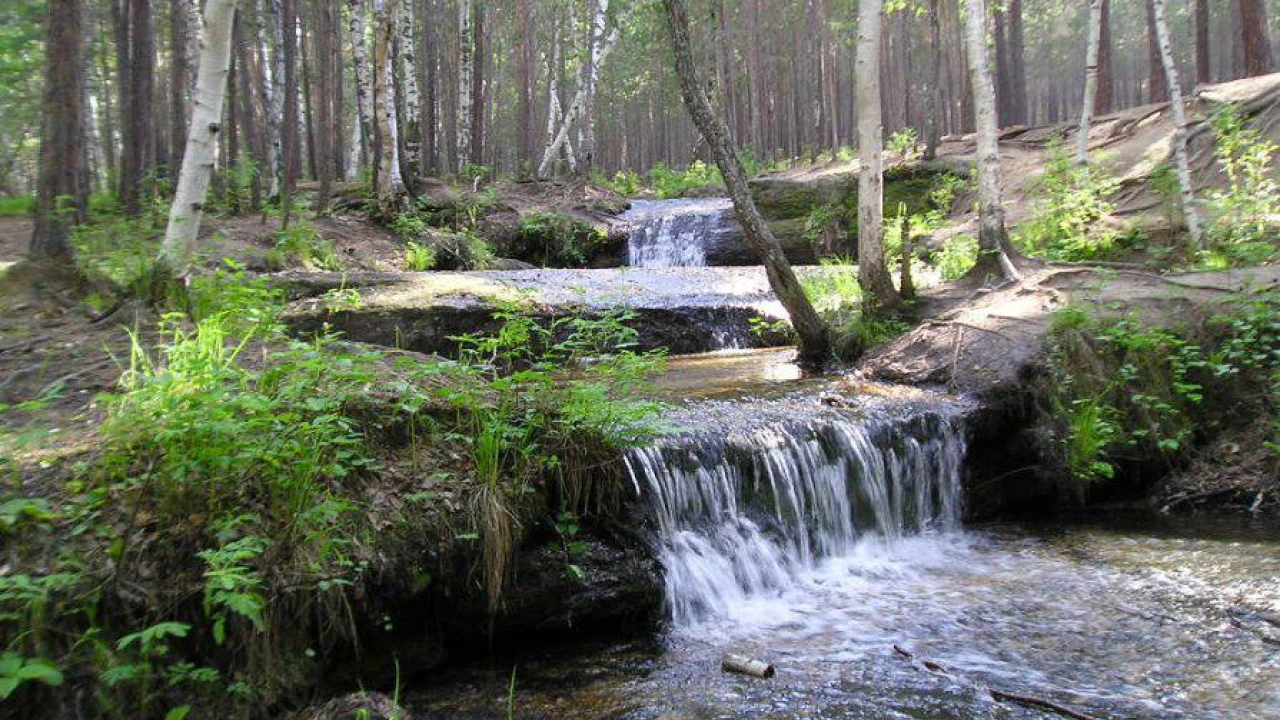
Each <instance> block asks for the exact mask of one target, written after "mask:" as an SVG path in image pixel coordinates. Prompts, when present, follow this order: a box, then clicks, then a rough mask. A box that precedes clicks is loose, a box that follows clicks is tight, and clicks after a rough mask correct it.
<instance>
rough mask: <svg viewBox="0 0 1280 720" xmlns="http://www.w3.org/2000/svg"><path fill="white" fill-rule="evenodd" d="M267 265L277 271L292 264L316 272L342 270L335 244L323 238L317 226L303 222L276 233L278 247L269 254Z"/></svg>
mask: <svg viewBox="0 0 1280 720" xmlns="http://www.w3.org/2000/svg"><path fill="white" fill-rule="evenodd" d="M267 263H268V264H269V265H271V266H272V267H273V268H275V269H277V270H283V269H284V268H285V267H287V266H288V265H289V264H290V263H297V264H300V265H303V266H306V267H311V268H315V269H316V270H332V271H336V270H341V269H342V262H341V261H340V260H338V252H337V250H336V249H335V248H334V246H333V242H332V241H330V240H326V239H325V238H322V237H321V236H320V232H319V231H318V230H316V228H315V226H313V225H311V224H310V223H306V222H303V221H301V220H299V221H297V222H295V223H293V224H292V225H290V226H289V229H288V230H282V231H280V232H278V233H276V245H275V247H274V248H272V249H271V252H269V253H268V254H267Z"/></svg>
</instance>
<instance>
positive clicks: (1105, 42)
mask: <svg viewBox="0 0 1280 720" xmlns="http://www.w3.org/2000/svg"><path fill="white" fill-rule="evenodd" d="M1113 109H1115V72H1114V69H1113V63H1112V61H1111V0H1103V1H1102V25H1101V26H1100V28H1099V30H1098V94H1097V96H1096V97H1095V98H1094V103H1093V111H1094V112H1095V113H1097V114H1098V115H1107V114H1109V113H1110V112H1111V111H1112V110H1113Z"/></svg>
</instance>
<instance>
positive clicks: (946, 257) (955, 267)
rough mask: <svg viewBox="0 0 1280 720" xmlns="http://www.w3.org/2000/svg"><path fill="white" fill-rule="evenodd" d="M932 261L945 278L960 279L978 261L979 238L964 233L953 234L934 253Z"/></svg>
mask: <svg viewBox="0 0 1280 720" xmlns="http://www.w3.org/2000/svg"><path fill="white" fill-rule="evenodd" d="M932 262H933V265H934V267H935V268H937V270H938V273H939V274H940V275H941V276H942V279H943V280H959V279H960V278H962V277H964V274H965V273H967V272H969V269H970V268H972V267H973V266H974V264H975V263H977V262H978V239H977V238H975V237H974V236H972V235H969V234H964V233H962V234H959V235H953V236H952V237H951V238H949V239H948V240H947V241H946V242H945V243H943V245H942V247H941V248H939V249H938V250H937V251H936V252H934V253H933V258H932Z"/></svg>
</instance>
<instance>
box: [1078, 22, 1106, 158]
mask: <svg viewBox="0 0 1280 720" xmlns="http://www.w3.org/2000/svg"><path fill="white" fill-rule="evenodd" d="M1103 2H1104V0H1091V2H1090V3H1089V30H1088V32H1089V39H1088V47H1087V48H1086V50H1085V61H1084V104H1083V106H1082V107H1081V108H1080V127H1079V129H1078V130H1077V131H1076V164H1077V165H1087V164H1088V163H1089V128H1090V126H1091V125H1093V106H1094V101H1095V100H1096V99H1097V97H1098V41H1099V39H1100V38H1101V35H1102V3H1103Z"/></svg>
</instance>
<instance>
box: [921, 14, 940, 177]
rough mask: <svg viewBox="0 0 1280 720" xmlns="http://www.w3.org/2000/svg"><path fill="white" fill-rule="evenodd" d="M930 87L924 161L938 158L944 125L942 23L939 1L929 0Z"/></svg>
mask: <svg viewBox="0 0 1280 720" xmlns="http://www.w3.org/2000/svg"><path fill="white" fill-rule="evenodd" d="M929 50H930V53H929V85H928V90H927V92H928V97H927V98H926V99H925V105H924V106H925V116H924V117H925V122H924V159H925V160H926V161H932V160H934V159H935V158H936V157H937V156H938V142H939V140H940V139H941V136H942V132H941V125H942V23H941V21H940V19H939V18H938V0H929Z"/></svg>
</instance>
